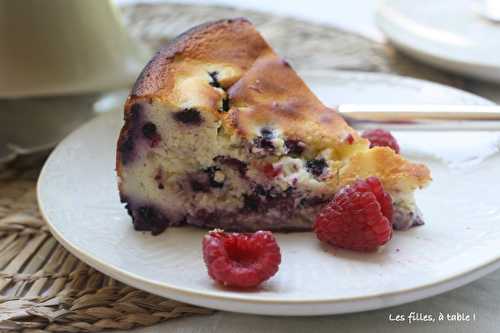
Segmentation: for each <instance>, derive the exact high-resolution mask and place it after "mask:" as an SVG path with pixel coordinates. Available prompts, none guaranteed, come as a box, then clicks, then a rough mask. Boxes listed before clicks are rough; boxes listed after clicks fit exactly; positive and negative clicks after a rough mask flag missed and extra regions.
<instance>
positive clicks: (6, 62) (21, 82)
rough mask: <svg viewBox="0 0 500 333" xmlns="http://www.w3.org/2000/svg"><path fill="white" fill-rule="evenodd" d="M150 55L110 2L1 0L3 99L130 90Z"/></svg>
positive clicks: (0, 76) (0, 79) (0, 81)
mask: <svg viewBox="0 0 500 333" xmlns="http://www.w3.org/2000/svg"><path fill="white" fill-rule="evenodd" d="M147 58H148V52H147V51H145V50H144V48H142V47H141V46H139V45H138V44H137V42H132V41H131V40H130V39H129V37H128V35H127V32H126V31H125V29H124V26H123V24H122V22H121V20H120V17H119V13H118V11H117V8H116V7H115V5H114V4H113V3H112V2H111V1H108V0H0V98H11V97H27V96H47V95H66V94H82V93H89V92H97V91H104V90H111V89H117V88H121V87H127V86H129V85H130V84H131V83H132V82H133V81H134V80H135V79H136V77H137V75H138V74H139V72H140V70H141V69H142V67H143V66H144V64H145V63H146V61H147Z"/></svg>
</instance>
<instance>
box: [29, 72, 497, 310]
mask: <svg viewBox="0 0 500 333" xmlns="http://www.w3.org/2000/svg"><path fill="white" fill-rule="evenodd" d="M339 72H340V75H346V76H351V75H354V76H359V77H362V76H365V77H366V76H373V77H379V78H380V77H383V78H386V79H392V80H397V81H400V80H408V81H410V82H411V81H413V83H415V84H420V83H422V82H423V83H425V84H426V85H428V86H429V85H435V86H440V87H441V88H443V87H444V88H446V89H449V90H450V91H453V92H454V93H457V94H459V95H468V97H471V98H474V99H475V100H476V101H477V102H478V103H484V104H494V103H493V102H491V101H489V100H488V99H486V98H484V97H481V96H478V95H475V94H472V93H469V92H466V91H462V90H460V89H457V88H454V87H449V86H446V85H442V84H439V83H434V82H429V81H426V80H420V79H415V78H410V77H404V76H398V75H392V74H386V73H367V72H359V71H301V74H303V76H304V77H308V76H309V77H321V78H322V79H325V78H330V79H332V78H333V77H335V76H337V77H338V75H339ZM100 119H101V117H96V118H94V119H92V120H90V121H89V122H87V123H85V124H84V125H82V126H80V127H79V128H78V129H76V130H75V131H73V132H72V133H70V134H69V135H68V136H67V137H66V138H65V139H64V140H62V141H61V143H60V144H59V145H58V146H57V147H56V148H55V149H54V151H53V152H52V153H51V155H50V156H49V158H48V159H47V162H46V163H45V164H44V166H43V168H42V170H41V172H40V175H39V178H38V181H37V186H36V194H37V202H38V206H39V211H40V214H41V215H42V218H43V219H44V220H45V221H46V223H47V226H48V227H49V230H50V232H51V233H52V235H53V236H54V238H56V240H57V241H58V242H59V243H61V244H62V245H63V246H64V247H65V248H66V249H67V250H68V251H69V252H70V253H71V254H73V255H74V256H75V257H77V258H78V259H80V260H81V261H83V262H84V263H86V264H88V265H89V266H91V267H94V268H96V269H97V270H99V271H101V272H102V273H104V274H106V275H109V276H111V277H112V278H114V279H116V280H118V281H121V282H124V283H126V284H129V285H131V286H133V287H135V288H138V289H141V290H147V291H149V292H151V293H154V294H157V295H161V296H164V297H170V298H172V299H177V300H180V301H183V302H187V303H191V304H195V305H199V306H205V307H206V306H207V302H203V300H207V299H208V301H209V302H211V301H221V302H223V303H224V304H217V305H216V306H214V305H210V307H213V308H217V309H220V310H226V311H235V308H234V304H235V303H236V304H239V305H240V307H238V310H237V312H242V313H252V314H261V315H284V316H287V315H304V316H308V315H320V314H337V313H350V312H357V311H364V310H372V309H379V308H385V307H388V306H393V305H398V304H403V303H407V302H411V301H415V300H419V299H423V298H427V297H430V296H434V295H437V294H440V293H443V292H446V291H449V290H451V289H454V288H457V287H460V286H463V285H465V284H467V283H469V282H472V281H474V280H475V279H478V278H480V277H482V276H484V275H486V274H488V273H489V272H492V271H493V270H495V269H497V268H499V267H500V252H499V254H498V255H497V256H496V257H495V258H493V259H491V260H489V261H487V262H483V263H482V264H481V265H480V266H476V267H474V268H473V269H470V270H468V271H463V272H460V273H457V274H455V275H453V276H448V277H447V278H445V279H441V280H439V281H434V282H430V283H427V284H424V285H421V286H418V287H410V288H406V289H402V290H397V291H392V292H380V293H376V294H370V295H366V296H354V297H344V298H334V299H316V300H312V299H310V300H300V299H284V300H283V299H281V300H272V299H265V298H259V297H258V296H257V297H255V296H254V295H255V294H252V295H250V296H254V297H248V296H249V294H247V293H242V294H243V295H245V297H240V294H220V293H219V294H218V293H217V292H216V291H208V292H201V291H199V290H196V289H193V288H179V287H175V286H173V285H171V284H169V283H164V282H160V281H153V280H151V279H148V278H144V277H141V276H140V275H137V274H135V273H131V272H128V271H127V270H125V269H121V268H118V267H116V266H114V265H112V264H109V263H106V262H104V261H102V260H100V259H99V258H96V257H94V256H93V255H91V254H88V253H86V251H84V250H82V249H80V248H79V247H78V246H74V245H73V244H71V243H70V242H68V241H66V240H65V238H64V237H63V235H62V234H61V233H60V232H59V231H58V230H57V228H56V227H55V226H54V225H53V224H52V223H51V222H50V219H49V218H48V216H47V215H48V214H47V213H46V209H45V208H44V207H45V206H44V203H43V200H42V194H41V191H42V187H43V184H44V182H46V181H50V180H45V178H46V176H45V174H46V173H47V169H48V165H49V163H48V162H49V161H50V159H51V158H54V157H53V156H55V154H56V152H57V151H58V150H59V149H61V146H62V143H63V142H65V141H66V140H67V139H68V138H70V137H72V136H73V135H76V133H77V132H79V131H81V130H83V129H84V128H86V127H87V126H92V124H93V123H95V122H99V121H101V120H100ZM454 282H455V283H454ZM155 288H157V289H155ZM162 291H163V292H162ZM167 291H168V292H169V293H170V294H169V295H166V293H165V292H167ZM418 293H423V294H425V295H424V296H422V295H420V296H419V295H418ZM172 295H174V296H172ZM257 295H258V294H257ZM398 297H400V299H399V300H398V299H397V298H398ZM381 298H386V299H387V298H389V299H390V300H389V301H385V302H383V303H384V304H380V300H381ZM198 300H200V301H198ZM226 304H227V305H228V306H226ZM349 304H350V305H351V306H350V308H351V309H349V310H345V309H343V310H340V311H338V310H339V309H337V310H333V309H334V308H342V307H343V306H345V305H349ZM276 305H279V306H289V307H292V308H293V309H295V310H291V309H289V310H287V313H282V312H280V311H278V312H273V311H272V310H271V312H269V311H266V313H264V312H262V311H252V310H251V309H249V308H248V307H250V306H261V307H262V306H276ZM303 305H319V306H322V305H324V306H325V309H324V310H323V311H318V310H314V311H312V312H310V313H308V312H302V310H303V309H302V308H301V306H303ZM328 306H329V310H327V309H326V308H327V307H328ZM268 308H269V307H268ZM299 309H300V310H301V312H297V311H296V310H299Z"/></svg>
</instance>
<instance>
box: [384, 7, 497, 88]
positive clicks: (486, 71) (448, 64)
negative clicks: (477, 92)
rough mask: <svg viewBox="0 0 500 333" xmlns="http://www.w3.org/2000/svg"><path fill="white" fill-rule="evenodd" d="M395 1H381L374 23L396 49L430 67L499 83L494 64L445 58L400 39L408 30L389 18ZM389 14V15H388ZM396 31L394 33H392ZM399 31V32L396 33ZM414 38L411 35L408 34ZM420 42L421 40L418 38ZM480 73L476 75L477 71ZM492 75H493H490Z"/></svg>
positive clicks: (449, 55) (450, 56)
mask: <svg viewBox="0 0 500 333" xmlns="http://www.w3.org/2000/svg"><path fill="white" fill-rule="evenodd" d="M395 1H397V0H381V1H380V5H379V7H378V8H377V10H376V12H375V23H376V25H377V27H378V28H379V29H380V30H381V31H382V32H383V33H384V36H385V37H386V38H387V39H388V40H390V41H391V42H392V43H393V44H394V45H395V46H396V47H397V48H398V49H400V50H401V51H403V52H404V53H405V54H407V55H409V56H410V57H413V58H416V59H419V60H421V61H423V62H426V63H429V64H431V65H434V66H437V67H442V68H444V69H447V70H449V71H452V72H455V73H460V74H465V75H467V76H471V77H475V78H479V79H485V80H489V81H493V82H500V64H494V63H492V62H491V61H481V60H477V59H474V60H464V59H461V58H459V57H457V56H455V54H454V53H453V52H452V53H450V54H448V55H447V56H444V55H443V54H440V53H438V52H435V51H433V50H429V49H426V48H423V47H417V46H415V45H411V43H409V42H408V38H406V39H404V38H400V37H401V36H399V35H398V34H399V33H401V32H406V33H409V32H408V31H409V30H408V29H407V28H406V27H405V26H403V25H401V24H399V23H397V22H394V21H393V20H392V19H390V18H389V16H390V15H391V14H390V13H391V11H393V10H394V8H393V7H394V6H393V4H392V2H395ZM388 13H389V14H388ZM395 30H396V32H394V31H395ZM398 30H399V32H398ZM409 34H411V35H412V36H414V34H413V33H409ZM420 40H423V39H422V38H420ZM478 70H479V71H480V72H481V73H477V71H478ZM491 73H494V74H491Z"/></svg>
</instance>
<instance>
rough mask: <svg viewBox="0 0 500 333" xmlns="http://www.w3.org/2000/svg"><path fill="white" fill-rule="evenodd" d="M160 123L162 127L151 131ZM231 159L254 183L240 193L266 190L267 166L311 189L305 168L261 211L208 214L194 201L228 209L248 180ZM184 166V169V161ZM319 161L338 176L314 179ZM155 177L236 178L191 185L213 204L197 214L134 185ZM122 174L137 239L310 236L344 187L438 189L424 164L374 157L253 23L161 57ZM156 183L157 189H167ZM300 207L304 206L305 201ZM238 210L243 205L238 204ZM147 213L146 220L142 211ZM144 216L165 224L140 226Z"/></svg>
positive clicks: (207, 34)
mask: <svg viewBox="0 0 500 333" xmlns="http://www.w3.org/2000/svg"><path fill="white" fill-rule="evenodd" d="M167 115H168V116H171V117H168V116H167ZM151 119H154V121H148V120H151ZM160 123H162V124H164V126H167V125H165V123H172V124H169V125H168V126H170V127H169V128H168V130H167V129H166V128H162V129H160V128H159V127H160ZM147 126H149V129H150V131H148V127H147ZM162 126H163V125H162ZM153 129H154V130H153ZM162 131H163V132H162ZM148 133H149V134H148ZM172 133H174V134H172ZM184 133H186V135H187V136H186V140H195V141H196V140H199V141H196V142H195V143H185V142H180V140H182V136H184ZM207 133H208V134H207ZM200 136H201V137H202V139H201V140H200V139H199V138H200ZM223 138H224V139H223ZM211 140H212V141H211ZM224 140H225V141H224ZM143 141H144V142H143ZM193 142H194V141H193ZM297 145H298V146H299V147H300V149H299V150H300V151H292V150H297V149H296V148H297V147H298V146H297ZM292 146H293V147H292ZM297 155H299V156H297ZM224 158H225V159H226V161H228V160H232V163H233V164H236V165H238V163H240V164H239V168H240V170H239V171H238V172H237V174H236V175H233V176H234V177H241V178H242V179H244V181H245V182H246V183H245V184H244V185H242V186H240V187H246V186H247V185H248V184H247V183H251V185H248V189H250V188H251V190H252V191H255V190H256V188H258V186H261V187H262V186H264V185H262V184H264V183H266V181H267V180H266V179H265V177H263V176H262V175H258V174H256V173H258V172H259V170H261V171H262V170H264V169H265V168H266V167H267V168H269V167H268V166H269V165H272V167H271V169H273V170H278V169H279V170H288V169H289V168H290V165H292V166H293V165H295V166H294V168H300V167H301V166H303V167H304V168H308V170H309V173H312V176H311V179H305V178H304V176H303V175H302V174H301V173H300V171H297V170H295V171H293V172H292V171H289V174H290V175H292V174H294V172H295V174H297V175H298V174H300V175H299V176H297V177H298V178H297V177H296V178H297V179H293V180H292V181H290V179H291V178H290V177H291V176H289V175H287V174H286V172H285V171H283V172H282V174H280V175H279V176H277V175H275V179H272V180H269V183H272V186H271V187H272V191H271V189H270V188H266V191H267V192H266V194H265V195H264V196H263V200H259V201H258V204H257V206H258V207H254V209H249V207H248V205H247V204H248V202H247V201H248V193H240V199H241V200H240V201H241V202H239V203H235V205H234V207H230V208H229V209H226V208H227V207H224V209H221V208H220V207H219V206H220V204H218V203H211V204H210V205H209V207H208V206H207V207H208V208H207V207H201V206H199V205H201V204H197V203H196V202H197V201H198V202H200V201H199V200H201V201H202V202H203V201H210V198H207V196H210V195H216V196H218V200H226V199H227V198H228V197H230V196H231V195H232V194H231V193H230V191H231V190H233V192H234V191H236V190H237V187H238V186H236V185H235V184H236V183H238V182H240V180H237V181H236V180H235V181H233V178H231V177H232V176H231V177H229V176H228V174H231V171H227V172H226V168H225V167H224V166H223V165H222V164H224V163H222V164H221V161H222V160H223V159H224ZM161 159H163V162H162V161H161ZM177 160H180V161H182V160H184V161H183V162H182V163H177ZM301 160H302V162H301ZM165 161H167V162H168V163H167V162H165ZM235 161H236V162H235ZM310 161H313V162H310ZM314 161H319V162H314ZM170 162H172V163H170ZM165 163H167V164H165ZM169 163H170V164H169ZM183 163H184V165H183ZM214 163H215V164H214ZM294 163H295V164H294ZM297 163H298V164H297ZM315 163H316V165H322V167H326V168H327V169H328V172H323V171H321V170H320V171H321V172H320V171H318V172H315V171H314V170H316V169H314V168H313V171H312V172H311V165H312V166H313V167H314V166H315ZM153 165H154V170H153ZM179 165H181V167H179ZM226 166H227V164H226ZM141 168H142V170H139V169H141ZM150 168H151V170H153V171H154V172H153V171H152V172H153V173H154V174H153V175H151V174H150V175H149V177H152V178H158V177H159V176H158V174H161V177H160V178H162V181H163V182H167V183H168V179H177V180H179V179H181V178H182V176H181V175H180V174H181V173H183V172H186V173H187V174H190V175H192V174H196V176H195V178H196V177H198V178H199V177H201V176H200V175H199V174H197V173H196V172H197V171H196V170H204V172H205V174H208V175H209V176H210V177H212V178H213V177H214V175H216V176H217V175H218V174H217V173H220V174H219V176H220V177H226V183H224V184H225V185H223V186H218V185H217V186H212V188H213V189H210V190H207V191H205V190H202V191H198V190H196V189H195V188H193V185H192V177H193V176H191V190H193V191H195V192H203V193H204V194H200V193H196V194H193V195H192V196H190V197H189V198H187V199H186V198H184V199H182V200H194V202H193V203H192V204H190V205H189V206H186V205H184V206H183V208H181V209H180V208H179V207H180V206H181V205H180V204H177V206H176V208H171V207H168V206H170V205H173V204H172V200H174V198H175V196H173V195H170V194H169V195H164V193H165V191H164V188H165V187H166V186H167V185H165V184H163V183H162V184H161V185H162V187H164V188H162V189H159V190H161V191H157V192H158V194H156V192H154V193H153V192H152V191H153V190H149V188H148V186H149V185H148V184H145V182H143V181H141V182H137V181H136V180H134V181H132V179H133V178H137V177H139V178H141V177H145V176H144V172H145V171H144V170H149V169H150ZM182 168H185V170H184V169H182ZM210 168H211V169H210ZM232 168H233V169H234V165H233V166H232ZM237 168H238V167H237ZM242 168H244V169H245V170H244V171H243V172H242V170H241V169H242ZM116 169H117V173H118V177H119V189H120V194H121V198H122V201H123V202H126V203H127V204H128V209H129V213H130V214H131V215H132V217H133V219H134V223H135V225H136V228H138V229H153V228H157V226H156V227H155V226H151V225H152V224H161V228H158V229H162V228H164V227H165V226H166V225H178V224H183V223H189V224H195V225H201V226H206V227H223V228H226V229H234V230H252V229H259V228H267V229H275V230H282V229H308V228H310V226H311V223H312V222H311V221H312V219H313V218H314V216H310V217H307V215H311V214H313V215H314V213H315V212H316V211H317V210H318V209H319V208H320V207H321V205H322V204H323V203H324V202H325V201H326V200H327V199H328V198H329V197H331V196H332V195H333V193H335V190H336V189H337V188H338V187H340V186H343V185H346V184H349V183H352V182H354V181H355V180H356V179H358V178H364V177H368V176H377V177H378V178H379V179H380V180H381V182H382V183H383V184H384V187H385V188H386V190H387V191H389V192H390V193H391V194H392V195H393V196H396V197H397V196H399V195H400V194H401V196H402V197H403V196H406V194H407V193H412V192H413V191H414V190H415V189H417V188H421V187H423V186H425V185H426V184H427V183H428V182H429V181H430V173H429V170H428V169H427V168H426V167H425V166H424V165H421V164H413V163H410V162H408V161H406V160H405V159H404V158H402V157H401V156H400V155H397V154H395V153H394V152H393V151H392V150H391V149H389V148H386V147H384V148H380V147H378V148H373V149H369V145H368V141H367V140H366V139H364V138H362V137H361V136H360V135H359V134H358V133H357V132H356V131H355V130H354V129H352V128H350V127H349V126H348V125H347V123H346V122H345V121H344V119H343V118H342V117H341V116H340V115H339V114H338V113H337V112H336V110H335V109H332V108H328V107H326V106H324V105H323V104H322V103H321V101H320V100H319V99H318V98H317V97H316V96H315V95H314V94H313V93H312V92H311V91H310V90H309V88H308V87H307V85H306V84H305V83H304V82H303V81H302V79H301V78H300V77H299V76H298V75H297V74H296V73H295V71H294V70H293V69H292V68H291V66H290V65H289V64H288V63H287V62H286V61H285V60H283V59H281V58H280V57H279V56H278V55H277V54H276V53H275V52H274V51H273V49H272V48H271V47H270V46H269V45H268V44H267V42H266V41H265V40H264V39H263V38H262V37H261V35H260V34H259V33H258V32H257V31H256V30H255V28H254V26H253V25H252V24H251V23H250V22H249V21H248V20H246V19H244V18H237V19H230V20H220V21H216V22H212V23H207V24H203V25H201V26H198V27H195V28H193V29H191V30H189V31H187V32H186V33H184V34H182V35H180V36H179V37H177V38H176V39H174V40H173V41H171V42H170V43H169V44H167V45H166V46H165V47H163V48H162V49H161V50H160V51H159V52H157V53H156V54H155V56H154V57H153V58H152V60H151V61H150V62H149V63H148V64H147V65H146V67H145V68H144V70H143V71H142V73H141V74H140V76H139V78H138V79H137V81H136V83H135V85H134V87H133V89H132V91H131V93H130V96H129V98H128V100H127V102H126V104H125V124H124V126H123V128H122V131H121V133H120V138H119V140H118V148H117V160H116ZM158 170H159V171H158ZM206 170H212V171H213V170H215V171H214V172H215V173H214V172H212V171H206ZM224 172H226V174H223V173H224ZM205 174H203V175H202V176H203V177H205ZM238 174H239V176H238ZM267 174H268V176H269V172H267ZM220 177H219V178H220ZM212 178H210V182H212V183H213V179H212ZM221 179H222V178H221ZM234 179H236V178H234ZM301 180H302V181H303V186H305V187H304V188H302V187H301V186H302V183H301ZM241 181H243V180H241ZM132 183H133V185H132ZM316 183H318V184H316ZM152 184H156V185H158V180H156V182H155V183H152ZM172 184H174V182H173V181H172V183H171V185H169V186H170V187H168V188H167V190H169V189H171V188H172V186H174V187H175V186H177V185H172ZM175 184H179V182H176V183H175ZM220 184H222V183H220ZM238 184H239V183H238ZM283 184H285V185H283ZM156 185H155V186H156ZM239 185H241V184H239ZM179 186H180V189H179V190H178V193H181V192H182V191H184V192H185V187H183V185H179ZM231 186H233V187H234V188H231ZM280 186H281V190H282V191H283V193H285V191H288V192H293V191H294V190H297V189H298V190H300V191H301V193H302V194H301V197H300V200H301V204H300V205H298V204H297V203H296V202H295V204H292V203H291V202H290V201H291V200H290V196H288V194H287V195H284V194H282V193H278V192H279V191H280V189H279V188H280ZM287 186H288V187H287ZM227 187H229V189H226V188H227ZM290 189H292V190H290ZM141 191H142V194H141V193H140V192H141ZM162 191H163V192H162ZM224 191H226V192H224ZM138 192H139V193H138ZM207 192H208V193H207ZM261 192H262V191H261ZM162 193H163V194H162ZM269 193H271V194H269ZM273 193H274V194H273ZM276 193H278V194H276ZM275 194H276V195H275ZM259 195H260V194H259ZM308 196H311V197H312V198H313V199H314V200H311V201H315V202H316V203H315V204H314V205H312V204H311V205H310V206H307V205H304V200H306V201H307V200H308ZM133 197H141V198H133ZM293 198H294V199H293V200H295V201H297V200H298V199H297V197H296V196H293ZM233 199H234V200H233ZM168 200H170V202H169V201H168ZM231 200H233V201H235V202H238V200H239V199H237V198H236V199H235V198H233V197H232V196H231ZM280 200H281V201H280ZM135 201H138V202H140V204H137V203H135ZM149 201H153V203H150V202H149ZM266 202H273V205H274V206H273V208H272V209H271V208H270V207H267V206H268V204H267V203H266ZM307 202H308V201H307ZM280 205H282V206H280ZM198 206H199V207H198ZM253 206H255V205H253ZM299 206H300V209H301V211H300V212H299V210H298V207H299ZM407 206H408V205H407ZM409 206H412V205H411V204H410V205H409ZM144 207H147V209H146V213H144ZM152 207H154V208H152ZM141 208H142V209H143V212H142V213H141V212H138V210H140V209H141ZM170 208H171V209H170ZM198 208H199V209H198ZM280 209H281V211H282V217H281V218H280V219H282V220H285V219H288V220H289V221H290V225H288V224H287V223H286V222H285V223H281V224H280V223H276V224H273V222H272V219H273V218H275V216H276V212H278V211H280ZM412 209H413V208H412ZM271 210H274V212H272V211H271ZM174 211H175V212H174ZM144 216H146V217H147V218H148V219H149V220H154V221H156V222H154V221H153V222H151V221H149V222H148V223H145V224H144V223H143V225H139V224H141V223H139V222H138V221H139V220H141V219H143V218H144ZM265 216H267V217H265ZM299 216H300V218H299ZM299 220H300V222H298V221H299ZM158 221H160V222H158ZM161 221H163V222H161ZM138 225H139V226H138Z"/></svg>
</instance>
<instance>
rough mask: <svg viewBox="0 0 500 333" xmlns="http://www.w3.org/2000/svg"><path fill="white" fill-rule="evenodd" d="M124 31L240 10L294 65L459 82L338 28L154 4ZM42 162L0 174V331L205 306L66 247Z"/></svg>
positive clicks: (128, 13)
mask: <svg viewBox="0 0 500 333" xmlns="http://www.w3.org/2000/svg"><path fill="white" fill-rule="evenodd" d="M122 11H123V14H124V17H125V21H126V23H127V24H128V26H129V27H130V31H131V32H132V34H133V35H134V36H135V37H137V38H139V39H141V40H142V41H143V42H145V43H146V44H148V45H150V46H151V47H153V48H157V47H158V46H159V45H160V44H163V43H165V42H166V41H167V40H168V39H169V38H172V37H173V36H175V35H177V34H178V33H180V32H182V31H184V30H186V29H187V28H189V27H191V26H193V25H194V24H197V23H201V22H204V21H207V20H212V19H218V18H224V17H235V16H245V17H248V18H250V19H251V20H252V21H253V22H254V23H255V24H256V25H257V26H258V28H259V30H260V31H261V32H262V33H263V34H264V35H265V36H266V38H268V40H269V41H270V42H271V44H272V45H273V46H274V47H275V48H276V49H277V50H278V52H279V53H280V54H282V55H284V56H285V57H286V58H287V59H288V60H289V61H290V62H291V63H292V64H293V65H294V66H295V67H296V68H298V69H301V68H307V69H311V70H314V69H321V70H328V69H349V70H363V71H376V72H391V73H399V74H403V75H410V76H414V77H419V78H426V79H431V80H434V81H438V82H444V83H447V84H451V85H455V86H461V85H462V84H463V81H462V80H460V79H458V78H456V77H453V76H450V75H445V74H443V73H440V72H438V71H436V70H433V69H431V68H429V67H426V66H423V65H420V64H418V63H416V62H414V61H412V60H409V59H407V58H405V57H403V56H401V55H400V54H399V53H397V52H395V51H394V50H392V49H390V48H389V47H387V46H385V45H383V44H378V43H375V42H373V41H370V40H368V39H366V38H363V37H360V36H357V35H354V34H351V33H347V32H344V31H340V30H338V29H335V28H332V27H328V26H323V25H318V24H312V23H310V22H307V23H306V22H302V21H300V20H295V19H289V18H282V17H276V16H272V15H268V14H263V13H257V12H253V11H243V10H235V9H231V8H224V7H205V6H191V5H176V4H161V5H138V6H133V7H125V8H122ZM40 165H41V164H40V159H39V158H37V159H34V160H32V161H30V163H23V164H12V165H9V166H7V167H4V168H3V169H2V170H0V330H1V331H25V332H42V331H50V332H96V331H100V330H103V329H118V328H119V329H130V328H133V327H136V326H147V325H152V324H156V323H159V322H161V321H165V320H168V319H172V318H177V317H181V316H186V315H192V314H209V313H211V312H212V311H211V310H209V309H202V308H198V307H194V306H191V305H186V304H182V303H179V302H176V301H173V300H169V299H165V298H162V297H158V296H155V295H151V294H148V293H146V292H143V291H139V290H137V289H134V288H131V287H129V286H126V285H124V284H122V283H120V282H117V281H115V280H113V279H111V278H109V277H107V276H105V275H103V274H101V273H99V272H98V271H95V270H94V269H92V268H90V267H89V266H87V265H86V264H84V263H83V262H81V261H79V260H78V259H76V258H75V257H74V256H72V255H71V254H70V253H68V252H67V251H66V250H65V249H64V248H63V247H62V246H61V245H59V244H58V243H57V242H56V240H55V239H54V238H53V237H52V236H51V235H50V233H49V232H48V229H47V227H46V225H45V223H44V221H43V220H42V218H41V216H40V214H39V212H38V208H37V204H36V198H35V183H36V177H37V175H38V172H39V168H40Z"/></svg>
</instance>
